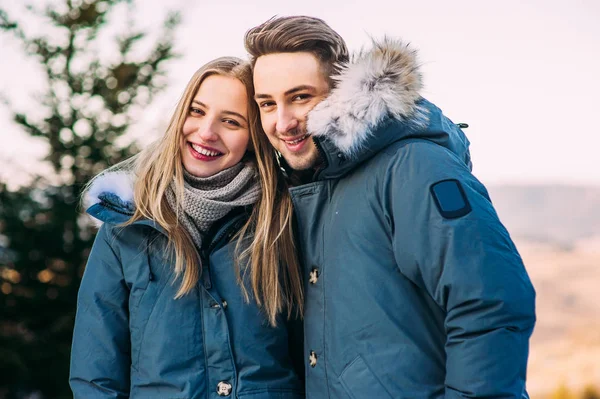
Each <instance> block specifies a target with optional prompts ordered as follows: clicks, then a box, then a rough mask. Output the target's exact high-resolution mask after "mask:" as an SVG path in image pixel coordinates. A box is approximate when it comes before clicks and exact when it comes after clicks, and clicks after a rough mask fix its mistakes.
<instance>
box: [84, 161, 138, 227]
mask: <svg viewBox="0 0 600 399" xmlns="http://www.w3.org/2000/svg"><path fill="white" fill-rule="evenodd" d="M133 185H134V175H133V174H132V173H130V172H125V171H109V172H104V173H102V174H100V175H99V176H97V177H96V178H94V180H92V182H91V184H90V186H89V188H88V190H87V192H86V193H85V196H84V200H83V202H84V206H85V207H86V212H87V213H88V214H89V215H91V216H93V217H94V218H95V219H96V220H98V221H99V224H101V223H102V222H108V223H114V224H119V223H123V222H125V221H127V220H129V218H130V217H131V216H133V213H134V211H135V205H134V202H133Z"/></svg>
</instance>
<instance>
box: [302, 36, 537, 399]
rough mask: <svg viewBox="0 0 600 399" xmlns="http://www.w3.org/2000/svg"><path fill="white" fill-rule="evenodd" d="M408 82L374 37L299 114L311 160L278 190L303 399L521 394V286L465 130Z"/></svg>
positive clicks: (398, 52) (406, 54)
mask: <svg viewBox="0 0 600 399" xmlns="http://www.w3.org/2000/svg"><path fill="white" fill-rule="evenodd" d="M420 87H421V78H420V74H419V72H418V67H417V64H416V61H415V56H414V53H413V52H412V51H410V49H408V48H407V47H406V46H405V45H402V44H401V43H398V42H394V41H393V40H386V41H384V42H382V43H376V44H375V48H374V49H373V50H372V51H371V52H367V53H363V54H362V55H360V56H359V57H357V58H356V59H355V61H354V62H353V63H352V64H351V65H349V66H348V68H347V69H345V70H344V72H343V73H342V76H341V79H340V80H339V82H338V84H337V87H336V88H335V89H334V90H333V91H332V92H331V94H330V96H329V97H328V98H327V99H325V100H324V101H323V102H321V103H320V104H319V105H318V106H317V107H315V109H314V110H313V111H311V113H310V114H309V119H308V129H309V131H310V132H311V133H312V134H313V138H314V140H315V143H316V145H317V148H318V149H319V151H320V153H321V155H322V158H323V160H324V167H323V168H321V169H320V170H319V171H318V172H317V173H316V175H315V178H314V181H312V182H310V183H308V184H303V185H300V186H296V187H293V188H291V190H290V192H291V196H292V199H293V203H294V207H295V214H296V221H297V226H296V227H297V232H298V244H299V247H300V252H301V258H302V263H303V265H304V278H305V282H306V283H305V290H306V293H305V297H306V303H305V318H304V331H305V345H304V347H305V353H304V355H305V365H306V366H305V367H306V394H307V397H309V398H313V399H317V398H331V399H346V398H352V399H367V398H377V399H392V398H393V399H442V398H445V399H458V398H489V399H492V398H494V399H500V398H502V399H507V398H519V399H521V398H526V397H527V393H526V390H525V377H526V366H527V357H528V343H529V338H530V335H531V333H532V330H533V327H534V323H535V304H534V302H535V292H534V289H533V287H532V284H531V282H530V280H529V278H528V275H527V273H526V271H525V268H524V265H523V263H522V260H521V257H520V256H519V254H518V252H517V249H516V248H515V246H514V244H513V242H512V241H511V238H510V236H509V234H508V232H507V231H506V229H505V228H504V226H503V225H502V224H501V222H500V221H499V219H498V215H497V214H496V212H495V210H494V207H493V206H492V203H491V201H490V198H489V196H488V193H487V191H486V189H485V188H484V186H483V185H482V184H481V183H480V182H479V181H478V180H477V179H476V178H475V177H474V176H473V175H472V174H471V161H470V157H469V151H468V144H469V143H468V141H467V139H466V137H465V136H464V134H463V133H462V131H461V130H460V129H459V128H458V127H457V126H456V125H455V124H453V123H452V122H451V121H450V120H449V119H447V118H446V117H444V116H443V114H442V113H441V111H440V110H439V109H438V108H437V107H436V106H434V105H433V104H431V103H429V102H428V101H426V100H424V99H423V98H422V97H421V96H420V95H419V89H420ZM499 166H500V167H501V165H499Z"/></svg>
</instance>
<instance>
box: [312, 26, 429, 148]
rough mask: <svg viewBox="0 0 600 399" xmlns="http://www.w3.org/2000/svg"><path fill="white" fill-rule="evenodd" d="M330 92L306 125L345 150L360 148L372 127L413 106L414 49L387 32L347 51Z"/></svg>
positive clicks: (417, 79)
mask: <svg viewBox="0 0 600 399" xmlns="http://www.w3.org/2000/svg"><path fill="white" fill-rule="evenodd" d="M334 79H335V80H336V81H337V82H338V83H337V86H336V88H335V89H333V90H332V91H331V94H330V95H329V97H328V98H327V99H325V100H323V101H322V102H321V103H319V104H318V105H317V106H316V107H315V108H314V109H313V110H312V111H311V112H310V113H309V117H308V126H307V127H308V131H309V132H310V133H311V134H313V135H314V136H317V137H318V136H327V137H328V138H329V139H330V140H331V141H332V142H333V143H334V144H335V146H336V147H338V148H339V149H340V150H341V151H342V152H343V153H345V154H346V155H352V153H354V152H356V151H357V150H359V149H360V148H361V146H362V144H363V143H364V142H365V140H366V139H367V138H368V136H369V134H371V131H372V130H373V128H375V127H376V126H377V125H378V124H379V123H380V122H381V121H382V119H383V118H384V117H386V116H388V115H390V116H392V117H393V118H395V119H398V120H404V119H406V118H408V117H410V116H413V115H414V114H415V113H416V112H417V105H416V102H417V100H418V99H419V98H420V94H419V91H420V90H421V88H422V79H421V73H420V72H419V65H418V63H417V57H416V51H415V50H412V49H411V48H410V47H409V46H408V45H407V44H404V43H403V42H401V41H399V40H394V39H391V38H383V39H382V40H381V41H375V40H373V48H372V49H371V50H370V51H368V52H364V51H361V52H359V53H357V54H355V55H354V56H353V57H352V60H351V61H350V63H349V65H348V66H347V67H346V68H344V69H343V70H342V72H341V73H340V75H339V76H337V77H334Z"/></svg>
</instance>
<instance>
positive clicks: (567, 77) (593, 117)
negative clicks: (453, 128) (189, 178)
mask: <svg viewBox="0 0 600 399" xmlns="http://www.w3.org/2000/svg"><path fill="white" fill-rule="evenodd" d="M167 3H171V4H175V5H177V4H181V5H182V7H185V12H184V21H183V24H182V26H181V27H180V29H179V31H178V35H177V50H178V51H179V52H180V53H182V54H183V57H182V58H180V59H178V60H174V61H172V62H171V63H170V64H169V68H168V69H169V76H168V82H169V89H168V90H167V91H166V92H164V93H163V94H161V96H160V97H158V98H157V100H156V101H155V103H154V104H153V105H152V106H151V107H149V108H148V109H147V110H146V111H145V112H144V114H143V115H141V116H140V120H139V123H138V124H136V126H135V127H134V129H133V131H134V134H135V136H136V137H142V143H146V142H149V141H150V140H152V139H153V138H155V137H156V135H157V134H160V129H161V128H163V127H164V126H165V124H166V121H167V120H168V118H169V116H170V113H171V112H172V110H173V108H174V105H175V103H176V101H177V100H178V97H179V95H180V93H181V92H182V90H183V88H184V86H185V84H186V83H187V80H188V79H189V77H190V76H191V75H192V74H193V72H194V71H195V70H196V69H197V68H198V67H200V66H201V65H202V64H204V63H205V62H207V61H209V60H211V59H213V58H216V57H219V56H223V55H235V56H245V51H244V48H243V35H244V32H245V31H246V30H247V29H249V28H251V27H253V26H255V25H258V24H260V23H261V22H263V21H264V20H266V19H268V18H269V17H271V16H273V15H275V14H278V15H297V14H305V15H311V16H316V17H319V18H322V19H324V20H325V21H326V22H327V23H329V24H330V25H331V26H332V27H333V28H334V29H335V30H337V31H338V32H339V33H340V34H341V35H342V37H344V38H345V39H346V41H347V43H348V47H349V48H350V49H351V50H356V49H359V48H360V47H361V46H363V45H365V44H367V43H368V41H369V36H373V37H381V36H383V35H384V34H385V35H388V36H394V37H400V38H402V39H404V40H406V41H408V42H411V43H412V45H413V46H414V47H415V48H417V49H418V50H419V54H420V60H421V62H422V64H423V67H422V71H423V75H424V84H425V89H424V91H423V95H424V96H425V97H426V98H428V99H429V100H430V101H432V102H434V103H436V104H437V105H438V106H439V107H440V108H441V109H442V110H443V111H444V113H445V114H446V115H447V116H448V117H450V118H451V119H452V120H453V121H454V122H466V123H468V124H469V125H470V127H469V128H468V129H466V130H465V133H466V134H467V136H468V137H469V140H470V141H471V154H472V158H473V163H474V169H473V172H474V174H475V175H476V176H477V177H478V178H479V179H480V180H482V181H483V182H484V183H486V184H499V183H522V184H544V183H563V184H591V185H596V186H597V185H600V167H598V166H597V163H598V161H593V159H599V158H600V157H599V156H598V154H597V152H598V147H599V144H600V139H599V136H600V129H599V128H598V123H597V120H598V115H599V113H598V112H597V111H596V109H597V108H598V107H599V106H600V100H599V95H600V77H599V76H600V22H599V21H600V1H598V0H580V1H577V0H562V1H557V0H505V1H502V2H491V1H481V0H455V1H444V0H438V1H433V0H429V1H410V2H409V1H398V0H393V1H385V0H369V1H350V0H344V1H326V0H320V1H319V0H309V1H294V2H291V1H288V2H284V1H271V0H263V1H257V2H254V1H242V0H222V1H195V2H186V1H183V0H178V1H176V2H167V1H157V0H145V1H143V2H142V1H138V4H139V5H140V6H139V7H138V12H137V16H136V21H137V23H138V25H139V26H141V27H148V28H149V29H151V28H152V27H153V26H158V24H159V23H160V21H161V19H162V17H163V13H164V11H165V10H166V9H167V6H166V4H167ZM186 3H192V4H193V6H189V5H186ZM2 6H3V7H5V8H8V9H9V11H13V10H14V13H15V14H14V15H15V16H20V15H22V12H21V11H19V10H21V9H22V7H21V6H15V5H11V6H10V7H9V6H5V5H2ZM25 21H27V20H25ZM115 26H116V27H114V28H113V29H116V30H117V31H118V29H120V28H119V27H118V21H117V22H116V23H115ZM26 28H27V29H28V30H31V31H36V29H43V27H39V26H37V25H36V24H34V23H31V22H30V23H29V24H28V25H27V26H26ZM113 33H114V32H113ZM106 43H109V41H106ZM105 47H107V46H105ZM0 49H1V50H0V51H1V60H2V61H1V62H0V93H2V94H3V95H4V96H6V97H8V98H10V99H11V100H12V101H13V102H14V104H15V106H17V107H18V108H19V109H20V110H24V111H27V110H28V109H29V108H30V107H33V106H34V104H35V103H34V102H33V101H32V100H31V98H32V96H33V95H34V94H35V93H36V90H39V88H40V85H41V84H42V83H43V81H42V80H41V79H40V78H39V75H40V72H39V71H38V70H37V69H36V67H35V65H36V64H35V62H33V61H31V60H27V59H26V58H25V57H24V56H23V55H22V53H21V51H20V49H19V48H18V46H17V45H16V43H15V41H14V40H13V39H12V38H10V37H9V36H8V35H0ZM98 51H100V52H101V53H102V51H107V54H110V52H109V51H108V50H107V49H106V48H99V49H98ZM0 123H1V124H2V129H0V137H1V139H2V145H1V146H0V162H2V168H1V170H2V171H0V179H9V178H10V179H21V178H23V176H24V172H23V171H27V170H29V171H31V170H34V169H37V168H39V167H40V166H39V163H37V162H35V160H36V159H38V158H39V156H40V155H41V154H43V152H44V151H43V146H41V145H40V144H39V143H35V142H33V141H32V140H31V139H28V138H26V137H25V136H24V135H23V134H22V133H20V132H19V130H18V129H17V128H16V127H15V126H14V125H13V124H12V122H11V121H10V119H9V118H8V114H7V112H6V111H5V110H4V109H1V107H0Z"/></svg>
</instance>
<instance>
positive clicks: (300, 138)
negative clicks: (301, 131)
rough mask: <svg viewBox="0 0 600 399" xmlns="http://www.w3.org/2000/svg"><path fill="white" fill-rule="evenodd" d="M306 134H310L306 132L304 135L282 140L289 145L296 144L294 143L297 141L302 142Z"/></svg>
mask: <svg viewBox="0 0 600 399" xmlns="http://www.w3.org/2000/svg"><path fill="white" fill-rule="evenodd" d="M308 136H310V134H308V133H306V134H305V135H304V136H301V137H298V138H297V139H294V140H283V141H284V142H285V143H287V144H289V145H296V144H299V143H301V142H303V141H304V140H306V139H307V138H308Z"/></svg>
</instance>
